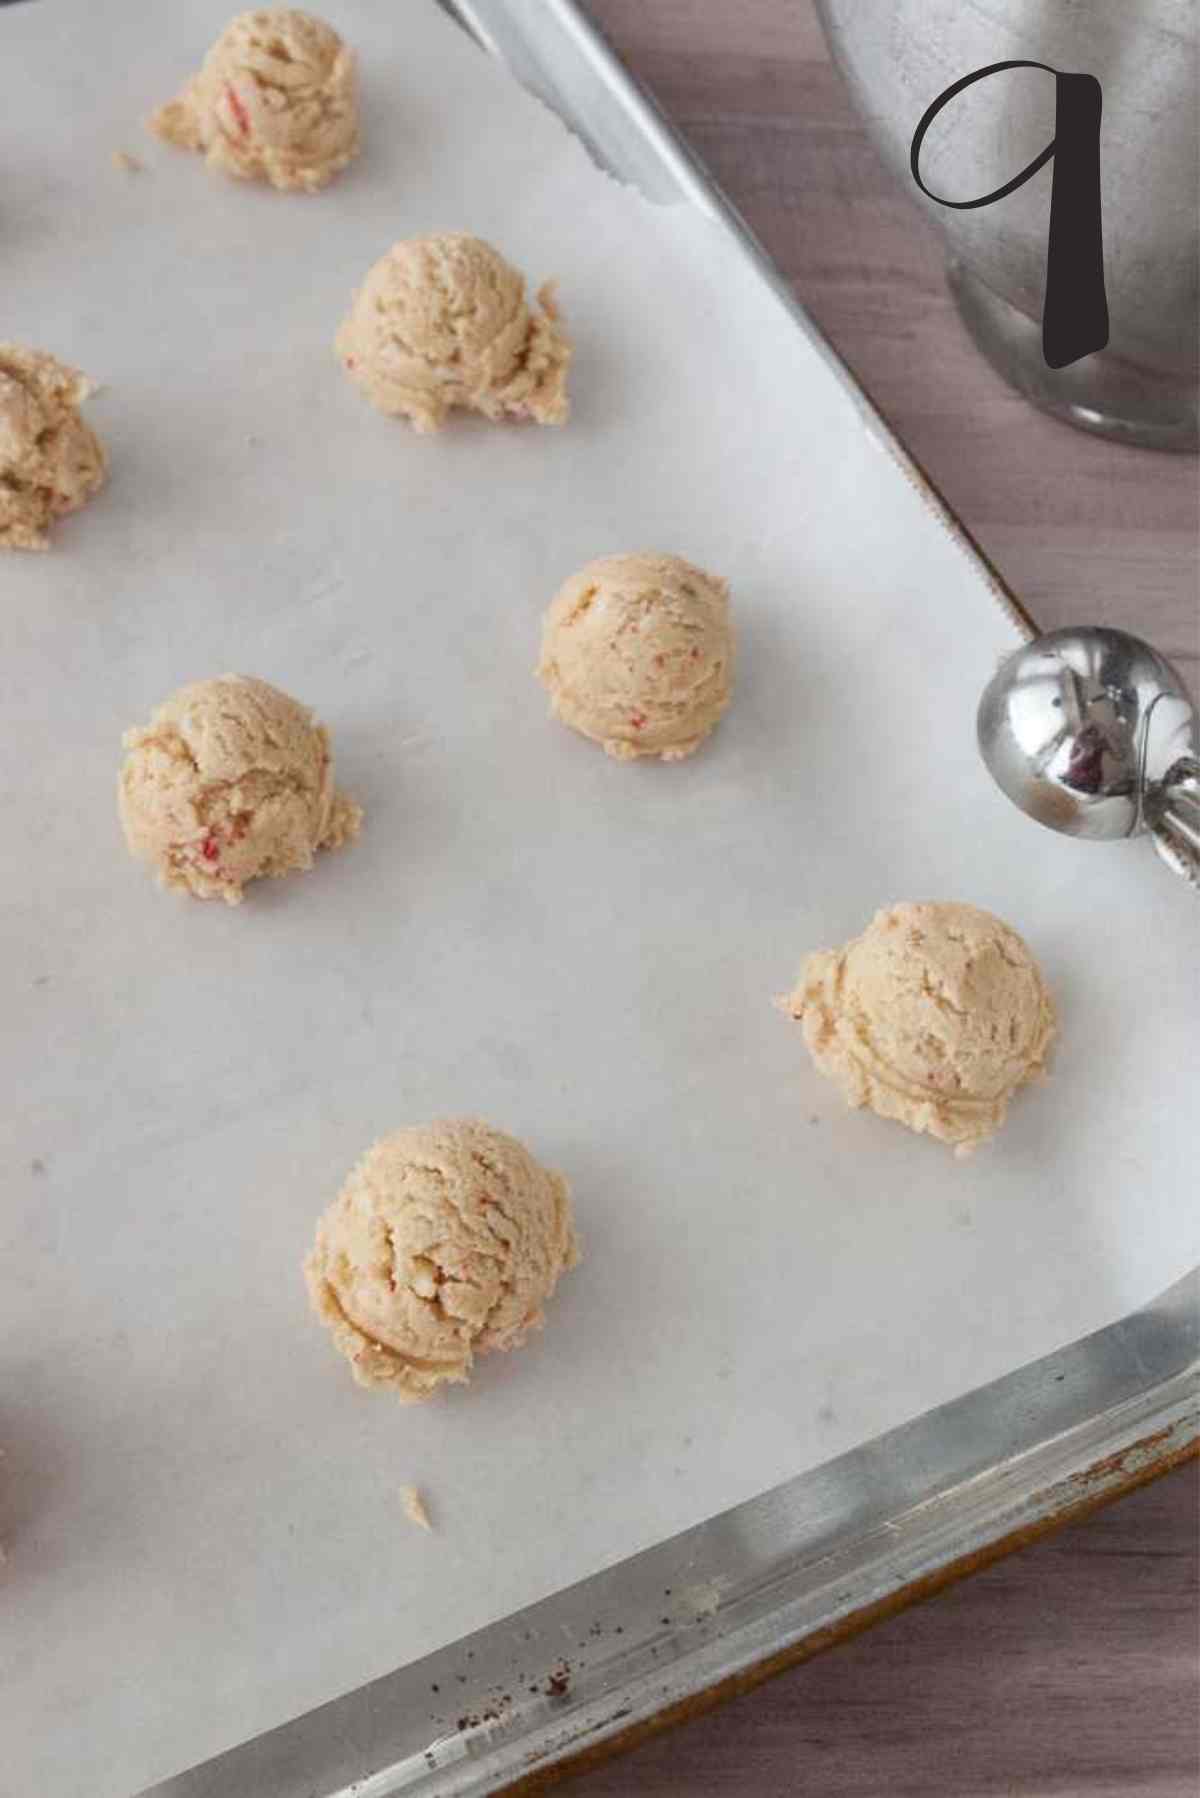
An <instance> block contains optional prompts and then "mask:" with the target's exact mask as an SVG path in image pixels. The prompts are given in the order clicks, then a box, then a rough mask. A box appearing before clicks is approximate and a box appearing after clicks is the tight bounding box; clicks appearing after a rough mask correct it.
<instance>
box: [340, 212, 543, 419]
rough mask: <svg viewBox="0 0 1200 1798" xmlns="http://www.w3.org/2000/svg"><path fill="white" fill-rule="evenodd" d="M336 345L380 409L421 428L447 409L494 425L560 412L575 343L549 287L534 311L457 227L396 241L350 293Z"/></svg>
mask: <svg viewBox="0 0 1200 1798" xmlns="http://www.w3.org/2000/svg"><path fill="white" fill-rule="evenodd" d="M335 349H336V352H337V355H338V356H339V357H340V358H341V362H342V366H343V367H344V368H345V370H346V372H347V374H348V375H349V376H350V379H351V380H352V381H353V382H354V383H355V384H356V386H357V387H359V388H360V389H361V391H362V392H363V393H364V394H365V395H366V397H367V399H368V400H369V401H370V402H371V404H372V405H373V406H374V407H375V408H376V410H377V411H379V412H384V413H387V414H388V415H390V416H393V417H404V418H407V419H408V420H409V422H410V423H411V424H412V425H413V427H414V428H415V429H416V430H418V431H436V430H439V429H440V428H441V426H442V425H443V424H444V423H445V419H446V415H447V413H448V412H449V411H450V409H451V407H454V406H460V407H465V408H467V409H468V410H470V411H474V412H481V413H482V414H483V415H484V417H485V418H490V419H492V420H493V421H499V420H501V419H532V420H534V421H535V422H536V423H537V424H541V425H559V424H562V423H564V421H565V420H566V417H567V411H568V402H567V369H568V367H569V365H570V360H571V345H570V343H569V341H568V339H567V336H566V334H565V332H564V331H563V329H562V326H561V324H560V322H559V316H558V309H557V307H556V305H555V303H554V288H553V284H552V283H547V284H546V285H545V286H544V287H542V288H540V289H539V291H538V295H537V306H536V308H534V307H531V306H530V305H529V304H528V303H527V301H526V298H525V282H524V279H523V277H522V276H521V275H520V274H519V273H518V272H517V270H516V269H515V268H513V267H512V266H511V265H510V264H509V263H508V262H506V261H505V260H504V257H503V256H501V254H500V252H499V251H498V250H494V249H493V248H492V246H491V244H488V243H484V242H483V240H482V239H481V238H478V237H468V236H466V235H465V234H464V233H462V232H453V233H449V234H447V235H444V236H440V237H412V238H408V239H406V240H405V241H403V242H401V243H397V244H393V245H392V248H391V249H390V250H389V251H388V252H387V254H386V255H385V256H381V257H380V259H379V261H378V262H377V263H376V264H375V266H374V267H373V268H372V269H371V270H370V271H369V272H368V274H367V278H366V280H365V281H364V282H363V284H362V287H361V288H360V289H359V291H358V292H357V293H356V294H355V296H354V300H353V303H352V305H351V308H350V312H349V314H348V316H347V317H346V319H345V321H344V323H343V324H342V327H341V329H340V330H339V332H338V334H337V339H336V343H335Z"/></svg>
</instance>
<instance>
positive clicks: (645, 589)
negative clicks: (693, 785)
mask: <svg viewBox="0 0 1200 1798" xmlns="http://www.w3.org/2000/svg"><path fill="white" fill-rule="evenodd" d="M537 675H538V678H539V680H541V682H542V684H543V685H544V686H545V687H546V689H547V691H548V692H549V694H550V703H551V706H552V707H553V710H554V711H555V713H556V714H557V716H558V717H559V718H561V719H562V721H563V723H564V724H569V725H570V726H571V728H572V729H573V730H577V731H580V732H582V734H583V735H584V736H585V737H591V738H592V739H593V740H594V741H595V742H597V743H602V744H603V745H604V748H605V749H606V750H607V751H608V753H609V755H612V756H616V757H618V758H619V759H620V760H622V761H627V760H630V759H631V758H632V757H634V756H639V755H657V756H661V757H662V759H663V761H665V762H673V761H679V760H680V759H681V758H682V757H683V756H685V755H690V754H691V753H692V751H693V750H694V749H697V748H698V747H699V746H700V744H701V743H702V742H703V741H704V739H705V737H707V736H708V734H709V732H710V731H711V730H712V728H713V726H714V725H715V724H716V722H717V720H718V719H719V718H720V716H721V714H722V712H724V710H725V708H726V706H727V705H728V704H729V696H730V689H731V686H732V682H733V631H732V627H731V625H730V621H729V588H728V586H727V585H726V583H725V582H724V581H723V580H719V579H718V578H717V576H716V575H713V574H705V572H704V570H703V569H702V568H696V567H693V565H692V563H690V562H685V561H684V560H683V559H682V557H680V556H662V555H647V554H640V555H624V556H601V557H600V559H599V560H598V561H595V562H589V563H588V564H587V566H586V567H585V568H581V569H580V570H579V573H578V574H573V575H572V576H571V578H570V580H569V581H567V582H566V583H565V585H564V586H562V587H561V588H560V589H559V591H558V593H557V594H556V595H555V597H554V599H553V600H552V602H551V604H550V609H549V611H548V612H547V613H546V619H545V623H544V625H543V629H542V653H541V660H540V661H539V663H538V667H537Z"/></svg>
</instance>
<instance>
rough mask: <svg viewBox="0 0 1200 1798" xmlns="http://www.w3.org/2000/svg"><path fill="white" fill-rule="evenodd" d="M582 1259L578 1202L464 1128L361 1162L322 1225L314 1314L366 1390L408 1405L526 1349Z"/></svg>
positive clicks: (528, 1161) (552, 1180)
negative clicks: (565, 1277)
mask: <svg viewBox="0 0 1200 1798" xmlns="http://www.w3.org/2000/svg"><path fill="white" fill-rule="evenodd" d="M578 1260H579V1248H578V1244H577V1242H576V1239H575V1228H574V1224H573V1222H572V1216H571V1197H570V1193H569V1192H568V1190H567V1183H566V1181H565V1180H564V1179H563V1178H562V1176H561V1174H554V1173H551V1172H550V1171H549V1170H548V1169H547V1168H544V1167H541V1166H540V1165H539V1164H538V1163H537V1162H536V1161H535V1160H534V1159H533V1157H532V1155H530V1154H529V1152H528V1150H527V1149H524V1148H523V1147H522V1146H521V1144H520V1143H519V1142H517V1141H515V1140H514V1138H513V1137H511V1136H506V1135H505V1134H504V1132H503V1131H502V1130H493V1129H492V1128H491V1126H490V1125H488V1124H482V1123H479V1122H477V1121H475V1120H473V1119H470V1118H463V1119H455V1120H450V1121H447V1122H441V1123H434V1124H427V1125H423V1126H419V1127H417V1128H415V1129H411V1130H398V1131H396V1133H395V1135H394V1136H385V1137H384V1138H383V1140H382V1141H381V1142H377V1143H376V1144H375V1145H374V1147H373V1148H370V1149H368V1150H367V1152H366V1154H365V1155H364V1156H363V1158H362V1160H361V1161H360V1162H359V1163H358V1165H357V1167H355V1168H354V1169H353V1171H352V1172H351V1174H350V1176H349V1178H348V1179H347V1181H346V1183H345V1185H344V1186H343V1187H342V1190H341V1192H340V1193H339V1194H338V1196H337V1198H336V1199H335V1200H334V1202H333V1204H332V1205H331V1206H330V1207H329V1209H328V1211H326V1213H325V1215H324V1216H323V1217H322V1219H321V1221H320V1223H319V1224H318V1225H317V1239H316V1243H315V1245H314V1247H313V1250H312V1252H311V1254H310V1255H309V1256H308V1259H307V1260H306V1262H305V1264H304V1274H305V1279H306V1281H307V1283H308V1291H309V1297H310V1299H311V1300H312V1305H313V1309H314V1311H315V1312H316V1314H317V1316H318V1317H319V1318H320V1319H321V1321H322V1323H324V1324H325V1325H326V1327H327V1328H328V1330H329V1332H330V1334H331V1335H332V1337H333V1341H334V1345H335V1347H336V1348H338V1349H340V1350H341V1352H342V1354H343V1355H345V1356H346V1358H347V1360H348V1361H349V1362H350V1369H351V1372H352V1373H353V1375H354V1378H355V1379H356V1380H357V1381H358V1383H359V1385H360V1386H388V1387H390V1388H391V1389H392V1391H393V1392H395V1394H396V1396H397V1397H398V1398H401V1399H404V1400H406V1401H408V1402H410V1403H412V1402H416V1401H418V1400H420V1399H425V1398H428V1397H429V1396H430V1394H431V1393H432V1392H434V1391H435V1390H436V1388H437V1387H438V1386H440V1385H442V1384H443V1383H444V1382H447V1381H456V1382H461V1381H463V1380H466V1379H467V1378H468V1376H469V1375H470V1372H471V1368H472V1365H473V1363H474V1359H475V1356H476V1355H477V1354H483V1353H485V1352H486V1351H487V1350H488V1349H511V1348H518V1347H519V1346H520V1344H521V1343H522V1342H523V1341H524V1340H525V1337H526V1336H527V1335H528V1333H529V1332H530V1330H535V1329H538V1328H540V1327H541V1323H542V1306H543V1304H544V1303H545V1301H546V1300H547V1299H548V1298H549V1297H550V1295H551V1293H552V1292H553V1291H554V1288H555V1286H556V1284H557V1282H558V1277H559V1275H560V1274H561V1273H563V1272H564V1271H565V1269H567V1268H569V1267H574V1266H575V1264H576V1262H577V1261H578Z"/></svg>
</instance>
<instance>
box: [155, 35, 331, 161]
mask: <svg viewBox="0 0 1200 1798" xmlns="http://www.w3.org/2000/svg"><path fill="white" fill-rule="evenodd" d="M150 129H151V131H153V132H154V134H155V136H156V137H161V138H164V139H165V140H166V142H167V143H169V144H175V145H176V146H177V147H178V148H179V149H181V150H202V151H203V152H204V155H205V157H206V158H207V160H208V161H209V162H210V163H211V164H212V166H213V167H214V168H219V169H224V171H225V173H226V174H228V175H236V176H238V177H239V179H241V180H244V181H269V182H270V184H271V186H272V187H278V188H300V189H302V190H303V191H304V192H305V193H315V192H316V191H317V189H318V188H321V187H324V186H325V185H326V184H327V183H328V182H330V181H332V180H333V177H334V176H335V175H336V174H337V173H338V171H339V170H340V169H344V168H345V166H346V164H347V163H348V162H350V161H352V160H353V158H354V157H355V156H357V154H358V97H357V89H356V81H355V71H354V56H353V53H352V52H351V51H350V50H348V49H347V48H346V45H345V44H344V43H343V42H342V40H341V38H340V37H339V36H338V34H337V32H336V31H334V29H333V27H332V26H330V25H326V24H325V22H324V20H322V19H316V18H313V16H312V14H311V13H306V12H297V11H295V10H294V9H293V8H292V7H288V6H272V7H263V8H260V9H259V10H257V11H255V12H244V13H239V15H238V17H237V18H236V19H234V20H233V21H232V22H231V23H230V24H228V25H227V26H226V27H225V29H224V31H223V32H222V33H221V35H220V37H219V38H218V39H217V41H216V43H215V44H214V45H213V47H212V49H211V50H210V51H209V53H208V55H207V56H206V57H205V59H204V62H203V63H202V65H201V67H200V72H199V73H198V74H197V75H194V76H193V77H192V79H191V80H190V81H189V82H188V84H187V86H186V87H185V88H184V89H183V92H182V93H181V94H180V95H179V97H178V99H176V100H170V101H168V103H167V104H166V105H165V106H160V107H159V109H158V111H157V112H156V113H154V115H153V116H152V118H151V119H150Z"/></svg>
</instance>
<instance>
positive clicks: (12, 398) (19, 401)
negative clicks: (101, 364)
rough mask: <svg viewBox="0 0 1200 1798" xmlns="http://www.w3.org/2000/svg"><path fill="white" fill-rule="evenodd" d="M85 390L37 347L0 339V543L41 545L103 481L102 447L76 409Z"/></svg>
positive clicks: (87, 385) (81, 380)
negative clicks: (55, 524)
mask: <svg viewBox="0 0 1200 1798" xmlns="http://www.w3.org/2000/svg"><path fill="white" fill-rule="evenodd" d="M91 391H92V385H91V382H90V381H89V380H88V378H87V376H86V375H81V374H80V373H79V371H78V369H74V368H68V367H67V366H66V364H65V363H62V362H59V361H58V360H57V359H56V358H55V357H54V356H49V355H47V354H46V352H45V351H44V350H31V349H26V348H24V347H23V346H22V345H21V344H16V343H0V549H45V548H46V544H47V532H48V531H49V529H50V526H51V524H52V523H53V522H54V520H55V519H56V518H61V517H63V515H64V514H65V513H67V512H77V511H78V510H79V508H80V506H82V505H84V504H85V503H86V502H87V501H88V500H89V499H90V498H91V497H92V495H93V493H95V492H96V491H97V489H98V488H100V487H102V486H103V485H104V477H105V471H106V468H107V460H106V457H105V454H104V449H103V446H102V445H101V443H100V440H99V438H98V437H97V436H96V434H95V432H94V431H93V430H92V429H91V427H90V426H89V425H87V424H85V423H84V421H83V419H82V418H81V417H80V414H79V407H80V405H81V403H82V402H83V401H84V400H85V399H86V398H87V396H88V394H89V393H90V392H91Z"/></svg>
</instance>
